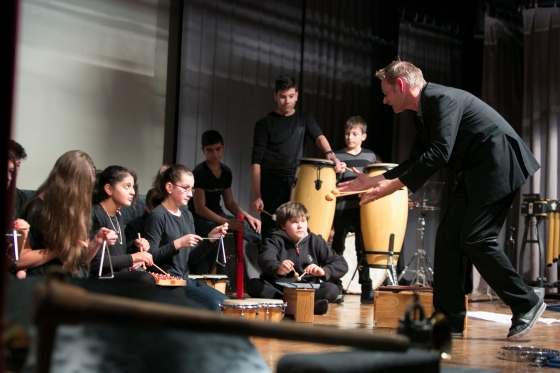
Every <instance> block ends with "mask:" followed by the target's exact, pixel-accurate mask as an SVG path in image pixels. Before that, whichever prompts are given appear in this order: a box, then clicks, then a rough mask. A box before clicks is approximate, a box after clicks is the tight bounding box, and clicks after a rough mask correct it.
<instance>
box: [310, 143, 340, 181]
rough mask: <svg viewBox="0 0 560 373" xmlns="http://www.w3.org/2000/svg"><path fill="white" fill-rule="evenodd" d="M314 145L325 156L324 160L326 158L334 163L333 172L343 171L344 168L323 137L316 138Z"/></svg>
mask: <svg viewBox="0 0 560 373" xmlns="http://www.w3.org/2000/svg"><path fill="white" fill-rule="evenodd" d="M315 145H317V147H318V148H319V149H321V151H322V152H323V154H325V158H327V159H328V160H329V161H333V162H334V172H336V173H339V172H343V171H344V166H343V165H342V164H341V163H340V160H339V159H338V158H337V157H336V155H335V154H334V152H333V151H332V148H331V146H330V144H329V142H328V140H327V138H326V137H325V136H324V135H321V136H319V137H317V140H315Z"/></svg>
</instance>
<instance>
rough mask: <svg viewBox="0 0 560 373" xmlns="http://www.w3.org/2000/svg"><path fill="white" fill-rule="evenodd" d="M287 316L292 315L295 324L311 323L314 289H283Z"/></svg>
mask: <svg viewBox="0 0 560 373" xmlns="http://www.w3.org/2000/svg"><path fill="white" fill-rule="evenodd" d="M284 302H286V303H287V304H288V306H287V307H286V314H287V315H294V321H295V322H313V307H314V305H315V290H314V289H297V288H287V287H285V288H284Z"/></svg>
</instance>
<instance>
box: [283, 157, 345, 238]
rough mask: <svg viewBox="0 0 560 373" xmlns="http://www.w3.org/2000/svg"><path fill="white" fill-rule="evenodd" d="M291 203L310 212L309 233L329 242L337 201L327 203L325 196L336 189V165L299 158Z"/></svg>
mask: <svg viewBox="0 0 560 373" xmlns="http://www.w3.org/2000/svg"><path fill="white" fill-rule="evenodd" d="M295 180H296V181H295V182H294V185H293V187H292V192H291V194H290V201H297V202H300V203H302V204H303V205H304V206H305V208H306V209H307V211H308V212H309V222H308V223H307V225H308V227H309V230H310V231H311V232H313V233H315V234H316V235H318V236H321V237H323V238H324V239H325V241H326V240H328V238H329V233H330V231H331V227H332V223H333V220H334V213H335V210H336V200H333V201H327V200H326V199H325V195H326V194H327V193H330V191H331V190H333V189H335V188H336V173H335V172H334V162H333V161H329V160H326V159H318V158H300V159H299V160H298V166H297V169H296V174H295Z"/></svg>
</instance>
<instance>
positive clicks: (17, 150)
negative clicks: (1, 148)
mask: <svg viewBox="0 0 560 373" xmlns="http://www.w3.org/2000/svg"><path fill="white" fill-rule="evenodd" d="M8 149H10V150H11V151H12V152H13V153H14V155H15V156H16V158H17V159H23V160H25V159H26V158H27V153H26V152H25V149H24V148H23V146H21V145H20V144H18V143H17V142H15V141H14V140H12V139H10V142H9V144H8Z"/></svg>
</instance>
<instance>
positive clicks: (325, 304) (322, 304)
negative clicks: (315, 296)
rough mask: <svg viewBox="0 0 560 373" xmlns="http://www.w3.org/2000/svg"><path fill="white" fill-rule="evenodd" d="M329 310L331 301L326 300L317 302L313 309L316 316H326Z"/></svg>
mask: <svg viewBox="0 0 560 373" xmlns="http://www.w3.org/2000/svg"><path fill="white" fill-rule="evenodd" d="M328 310H329V301H328V300H326V299H321V300H318V301H316V302H315V304H314V307H313V313H314V314H315V315H324V314H325V313H327V311H328Z"/></svg>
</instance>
